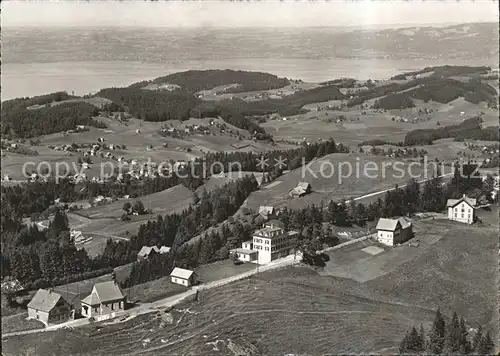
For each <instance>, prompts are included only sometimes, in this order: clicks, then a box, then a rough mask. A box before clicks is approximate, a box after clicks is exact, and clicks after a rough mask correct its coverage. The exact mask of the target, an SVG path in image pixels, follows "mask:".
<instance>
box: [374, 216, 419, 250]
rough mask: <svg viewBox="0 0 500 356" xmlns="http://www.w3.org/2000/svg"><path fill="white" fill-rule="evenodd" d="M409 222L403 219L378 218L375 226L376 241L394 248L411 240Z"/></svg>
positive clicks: (410, 225)
mask: <svg viewBox="0 0 500 356" xmlns="http://www.w3.org/2000/svg"><path fill="white" fill-rule="evenodd" d="M412 235H413V234H412V224H411V221H409V220H408V219H405V218H399V219H385V218H380V220H379V221H378V224H377V240H378V241H379V242H380V243H383V244H384V245H387V246H394V245H397V244H401V243H403V242H405V241H408V240H409V239H411V238H412Z"/></svg>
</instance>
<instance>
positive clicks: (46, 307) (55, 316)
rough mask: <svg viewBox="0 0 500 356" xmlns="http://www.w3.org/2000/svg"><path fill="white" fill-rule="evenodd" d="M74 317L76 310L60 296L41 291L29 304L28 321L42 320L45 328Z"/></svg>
mask: <svg viewBox="0 0 500 356" xmlns="http://www.w3.org/2000/svg"><path fill="white" fill-rule="evenodd" d="M73 317H74V310H71V306H70V305H69V303H68V302H66V301H65V300H64V298H63V297H61V295H60V294H58V293H55V292H53V291H52V290H46V289H39V290H38V291H37V292H36V294H35V296H34V297H33V299H31V301H30V302H29V303H28V319H35V320H40V321H41V322H42V323H44V324H45V326H48V325H49V324H53V323H61V322H64V321H67V320H69V319H71V318H73Z"/></svg>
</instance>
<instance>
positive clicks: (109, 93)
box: [97, 87, 200, 121]
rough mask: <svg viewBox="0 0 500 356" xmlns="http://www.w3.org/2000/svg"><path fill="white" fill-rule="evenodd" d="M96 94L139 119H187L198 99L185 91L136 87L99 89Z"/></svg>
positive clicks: (198, 101)
mask: <svg viewBox="0 0 500 356" xmlns="http://www.w3.org/2000/svg"><path fill="white" fill-rule="evenodd" d="M97 96H100V97H103V98H106V99H109V100H111V101H113V102H114V103H116V104H118V105H121V106H124V107H126V108H127V109H128V112H129V113H130V114H132V115H133V116H135V117H136V118H137V119H139V120H146V121H167V120H187V119H189V117H190V112H191V110H192V109H193V108H194V107H196V106H197V105H198V104H199V103H200V100H199V99H198V98H196V97H194V96H193V94H191V93H189V92H186V91H180V90H178V91H173V92H169V91H162V92H157V91H151V90H143V89H140V88H137V87H129V88H107V89H101V90H100V91H99V92H98V93H97Z"/></svg>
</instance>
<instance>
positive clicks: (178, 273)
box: [170, 267, 194, 287]
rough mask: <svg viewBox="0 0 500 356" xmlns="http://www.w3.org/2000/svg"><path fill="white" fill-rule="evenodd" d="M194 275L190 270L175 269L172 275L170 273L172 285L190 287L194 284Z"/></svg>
mask: <svg viewBox="0 0 500 356" xmlns="http://www.w3.org/2000/svg"><path fill="white" fill-rule="evenodd" d="M193 274H194V272H193V271H190V270H188V269H184V268H179V267H175V268H174V270H173V271H172V273H170V277H171V281H172V283H176V284H180V285H181V286H186V287H189V286H190V285H191V284H192V283H193Z"/></svg>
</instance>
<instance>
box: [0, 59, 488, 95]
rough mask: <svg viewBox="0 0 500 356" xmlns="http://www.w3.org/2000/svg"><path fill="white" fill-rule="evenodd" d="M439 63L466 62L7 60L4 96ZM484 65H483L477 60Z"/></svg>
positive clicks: (305, 76) (385, 71)
mask: <svg viewBox="0 0 500 356" xmlns="http://www.w3.org/2000/svg"><path fill="white" fill-rule="evenodd" d="M439 64H463V61H453V60H447V61H446V60H443V61H430V60H389V59H388V60H381V59H378V60H370V59H344V58H341V59H335V58H333V59H282V58H280V59H233V60H190V61H182V62H180V63H179V62H171V63H165V64H162V63H146V62H140V61H82V62H78V61H77V62H48V63H4V64H2V93H1V96H2V100H7V99H12V98H17V97H24V96H34V95H40V94H45V93H50V92H54V91H67V92H68V93H71V92H73V91H74V92H75V94H77V95H83V94H88V93H91V92H96V91H98V90H99V89H101V88H106V87H113V86H114V87H117V86H126V85H130V84H132V83H134V82H138V81H141V80H146V79H153V78H156V77H159V76H163V75H167V74H170V73H174V72H179V71H185V70H190V69H239V70H251V71H261V72H269V73H272V74H276V75H278V76H283V77H287V78H293V79H302V80H304V81H310V82H319V81H326V80H331V79H335V78H339V77H352V78H357V79H369V78H371V79H384V78H388V77H390V76H392V75H394V74H396V73H400V72H402V71H411V70H417V69H421V68H424V67H426V66H431V65H439ZM478 65H484V63H478Z"/></svg>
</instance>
